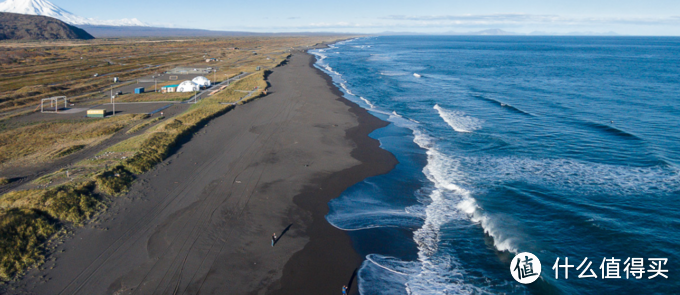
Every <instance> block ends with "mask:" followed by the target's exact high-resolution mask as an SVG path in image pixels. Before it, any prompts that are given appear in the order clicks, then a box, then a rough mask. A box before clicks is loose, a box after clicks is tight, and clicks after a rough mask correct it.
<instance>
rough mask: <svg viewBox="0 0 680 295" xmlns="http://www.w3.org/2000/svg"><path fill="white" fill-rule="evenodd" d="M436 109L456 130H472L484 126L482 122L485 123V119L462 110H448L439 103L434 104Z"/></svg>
mask: <svg viewBox="0 0 680 295" xmlns="http://www.w3.org/2000/svg"><path fill="white" fill-rule="evenodd" d="M434 109H435V110H437V112H439V116H440V117H442V119H444V121H445V122H446V123H447V124H449V126H451V128H453V130H455V131H456V132H472V131H475V130H477V129H480V128H482V123H484V121H483V120H480V119H477V118H473V117H469V116H466V115H465V113H463V112H460V111H451V110H447V109H445V108H442V107H440V106H439V105H438V104H436V105H434Z"/></svg>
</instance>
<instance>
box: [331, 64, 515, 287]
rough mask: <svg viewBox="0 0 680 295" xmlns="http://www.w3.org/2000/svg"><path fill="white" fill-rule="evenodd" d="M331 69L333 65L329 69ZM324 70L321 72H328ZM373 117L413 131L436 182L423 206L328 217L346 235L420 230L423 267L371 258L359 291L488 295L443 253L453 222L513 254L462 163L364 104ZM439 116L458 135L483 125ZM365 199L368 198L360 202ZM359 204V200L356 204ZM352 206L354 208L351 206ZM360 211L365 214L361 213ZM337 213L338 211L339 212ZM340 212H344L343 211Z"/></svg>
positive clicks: (404, 123)
mask: <svg viewBox="0 0 680 295" xmlns="http://www.w3.org/2000/svg"><path fill="white" fill-rule="evenodd" d="M386 58H389V57H386V56H376V55H373V56H371V59H373V60H376V59H386ZM324 66H328V65H324ZM324 66H322V67H324ZM324 69H325V70H326V71H327V72H329V74H333V75H335V76H336V78H337V79H338V80H339V81H340V82H338V85H339V86H340V87H341V88H342V89H343V91H344V92H345V93H347V94H348V95H351V96H356V95H355V94H354V93H353V92H352V91H351V90H350V89H349V87H348V86H347V85H346V83H345V82H344V81H342V79H341V78H340V77H341V75H340V74H339V73H337V72H334V71H333V70H332V69H331V68H330V67H329V66H328V67H327V68H326V67H324ZM357 97H359V99H361V100H362V101H364V102H365V103H366V104H367V105H368V106H369V107H370V108H371V111H373V112H377V113H382V114H385V115H387V116H388V119H387V120H388V121H390V122H392V123H393V124H395V125H396V126H399V127H404V128H409V129H410V130H412V131H413V135H414V142H415V143H416V144H417V145H419V146H420V147H421V148H423V149H425V150H427V158H428V163H427V165H426V167H425V168H424V170H423V172H424V174H425V175H426V177H427V178H428V179H429V180H430V181H431V183H432V188H430V189H428V190H427V194H425V195H424V196H422V198H423V199H422V200H421V202H422V205H416V206H410V207H407V208H405V209H404V210H398V209H394V208H391V207H389V206H384V207H380V206H377V205H376V204H364V205H361V206H356V204H352V205H354V206H353V207H352V208H355V209H352V212H351V213H349V214H342V213H341V214H333V215H329V216H327V218H328V220H329V222H330V223H331V224H333V225H334V226H336V227H338V228H342V229H345V230H359V229H366V228H374V227H386V226H387V227H389V226H397V227H401V228H405V227H406V228H408V227H417V226H420V228H419V229H418V230H416V231H415V232H414V241H415V242H416V243H417V245H418V257H419V258H418V261H415V262H405V261H400V260H398V259H396V258H389V257H384V256H379V255H369V256H368V257H367V260H366V261H365V262H364V264H363V265H362V268H361V270H360V272H359V287H360V289H361V292H362V294H484V293H486V292H485V291H484V290H483V289H480V288H478V287H475V286H473V285H471V284H467V283H465V280H464V277H465V276H466V274H465V271H464V269H463V268H462V267H461V266H460V265H459V263H458V262H457V260H456V258H455V257H453V256H452V254H450V253H449V251H439V243H440V232H441V231H440V229H441V227H442V226H443V225H445V224H447V223H450V222H451V221H454V220H458V221H461V220H468V221H473V222H477V223H479V224H481V226H482V227H483V228H484V230H485V231H486V232H487V233H488V234H489V235H490V236H492V237H493V238H494V241H495V243H496V247H497V248H498V249H499V250H514V248H513V245H512V240H511V239H509V238H506V237H503V236H502V235H500V233H499V232H498V231H497V230H495V228H496V227H495V224H494V221H493V218H492V217H490V216H487V215H485V214H484V212H483V209H482V208H480V207H479V206H478V205H477V203H476V201H475V200H474V198H473V197H472V195H471V193H470V192H469V191H468V190H466V189H464V188H463V186H462V184H464V180H465V179H466V177H465V175H463V173H462V172H461V171H460V170H459V168H458V167H459V165H460V163H459V162H458V161H457V160H454V159H453V158H451V157H448V156H446V155H445V154H443V153H441V152H439V151H438V150H437V149H436V140H435V139H434V138H433V137H431V136H429V135H428V134H427V133H426V132H425V131H423V130H421V129H420V127H419V122H418V121H416V120H413V119H409V118H405V117H403V116H402V115H401V114H399V113H397V112H396V111H384V110H380V109H378V108H376V106H375V105H374V104H373V103H371V102H370V101H368V100H367V99H365V98H364V97H361V96H357ZM435 109H437V111H439V114H440V116H441V117H442V118H443V119H444V120H445V121H446V123H448V124H449V125H450V126H451V127H452V128H453V129H454V130H456V131H458V132H472V131H474V130H477V129H479V128H481V125H482V123H483V121H482V120H479V119H476V118H472V117H469V116H466V115H465V114H464V113H462V112H456V111H449V110H446V109H444V108H441V107H440V106H438V105H437V106H435ZM361 199H366V198H361ZM353 202H356V199H355V200H353ZM348 206H349V205H348ZM357 207H359V208H366V210H364V211H361V210H359V211H357V209H356V208H357ZM334 208H335V207H334ZM339 211H342V209H341V208H339Z"/></svg>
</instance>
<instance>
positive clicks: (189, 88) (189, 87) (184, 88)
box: [177, 80, 201, 92]
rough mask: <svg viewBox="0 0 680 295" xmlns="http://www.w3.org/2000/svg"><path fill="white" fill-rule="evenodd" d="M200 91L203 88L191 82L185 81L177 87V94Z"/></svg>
mask: <svg viewBox="0 0 680 295" xmlns="http://www.w3.org/2000/svg"><path fill="white" fill-rule="evenodd" d="M199 90H201V87H200V86H198V84H196V83H194V82H192V81H189V80H187V81H184V82H182V83H180V84H179V86H177V92H194V91H199Z"/></svg>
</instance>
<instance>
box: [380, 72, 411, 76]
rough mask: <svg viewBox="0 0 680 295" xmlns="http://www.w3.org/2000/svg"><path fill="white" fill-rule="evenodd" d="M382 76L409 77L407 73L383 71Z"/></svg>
mask: <svg viewBox="0 0 680 295" xmlns="http://www.w3.org/2000/svg"><path fill="white" fill-rule="evenodd" d="M380 75H383V76H406V75H408V73H407V72H395V71H383V72H380Z"/></svg>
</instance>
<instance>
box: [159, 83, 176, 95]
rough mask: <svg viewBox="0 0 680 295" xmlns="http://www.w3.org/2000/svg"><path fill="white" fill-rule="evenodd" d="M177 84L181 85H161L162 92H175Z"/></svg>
mask: <svg viewBox="0 0 680 295" xmlns="http://www.w3.org/2000/svg"><path fill="white" fill-rule="evenodd" d="M177 86H179V84H175V85H166V86H163V87H161V93H172V92H175V91H177Z"/></svg>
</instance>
